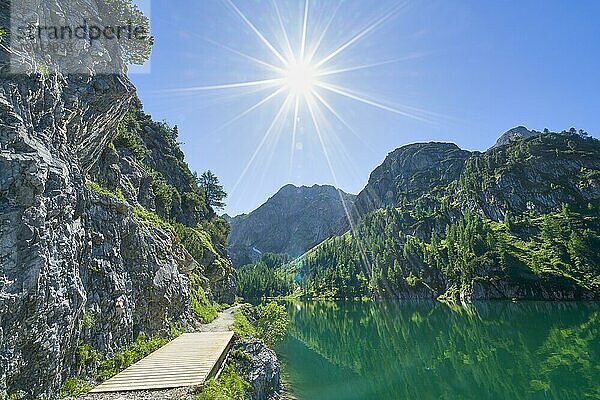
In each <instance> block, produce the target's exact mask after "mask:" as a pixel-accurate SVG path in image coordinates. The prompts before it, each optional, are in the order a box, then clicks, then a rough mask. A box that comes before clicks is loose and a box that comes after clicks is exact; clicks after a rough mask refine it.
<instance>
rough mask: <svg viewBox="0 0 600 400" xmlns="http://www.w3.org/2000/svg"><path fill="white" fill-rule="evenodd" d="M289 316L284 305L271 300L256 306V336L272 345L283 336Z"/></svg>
mask: <svg viewBox="0 0 600 400" xmlns="http://www.w3.org/2000/svg"><path fill="white" fill-rule="evenodd" d="M289 323H290V317H289V316H288V313H287V311H286V309H285V306H283V305H279V304H277V303H276V302H274V301H272V302H270V303H267V304H266V305H260V306H258V321H257V324H256V325H257V330H258V336H259V337H260V338H261V339H263V340H264V341H265V343H267V344H268V345H271V346H272V345H274V344H275V343H277V342H279V341H281V340H282V339H283V337H284V336H285V333H286V331H287V328H288V325H289Z"/></svg>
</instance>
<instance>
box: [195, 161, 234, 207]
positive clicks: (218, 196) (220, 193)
mask: <svg viewBox="0 0 600 400" xmlns="http://www.w3.org/2000/svg"><path fill="white" fill-rule="evenodd" d="M198 185H199V186H200V187H201V188H202V189H203V190H204V194H205V198H206V205H207V206H209V207H213V208H223V207H225V203H224V202H223V200H224V199H225V197H227V193H225V191H224V190H223V186H221V185H220V184H219V178H217V176H216V175H215V174H213V173H212V172H211V171H210V170H208V171H206V172H204V173H203V174H202V175H201V176H200V178H199V179H198Z"/></svg>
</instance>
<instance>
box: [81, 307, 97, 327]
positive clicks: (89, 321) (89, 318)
mask: <svg viewBox="0 0 600 400" xmlns="http://www.w3.org/2000/svg"><path fill="white" fill-rule="evenodd" d="M82 322H83V329H90V328H92V327H93V326H94V325H95V324H96V321H95V320H94V316H93V315H92V314H91V313H89V312H87V311H85V312H84V313H83V321H82Z"/></svg>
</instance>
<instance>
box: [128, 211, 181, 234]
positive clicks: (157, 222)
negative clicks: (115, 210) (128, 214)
mask: <svg viewBox="0 0 600 400" xmlns="http://www.w3.org/2000/svg"><path fill="white" fill-rule="evenodd" d="M133 215H134V217H135V218H137V219H138V220H139V221H141V222H144V223H146V224H149V225H151V226H155V227H157V228H160V229H162V230H164V231H166V232H171V233H174V229H173V225H172V224H171V223H169V222H167V221H165V220H164V219H162V218H161V217H159V216H158V215H157V214H156V213H153V212H152V211H148V210H146V209H145V208H144V207H142V206H136V207H134V208H133Z"/></svg>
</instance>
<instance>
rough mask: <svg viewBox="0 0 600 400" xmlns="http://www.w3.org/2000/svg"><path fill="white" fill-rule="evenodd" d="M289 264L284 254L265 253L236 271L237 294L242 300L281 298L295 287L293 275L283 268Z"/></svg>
mask: <svg viewBox="0 0 600 400" xmlns="http://www.w3.org/2000/svg"><path fill="white" fill-rule="evenodd" d="M288 262H289V257H288V256H287V255H285V254H274V253H265V254H263V255H262V256H261V258H260V260H258V261H257V262H255V263H253V264H248V265H244V266H242V267H240V268H238V270H237V278H238V282H237V294H238V296H240V297H242V298H244V299H260V298H262V297H283V296H288V295H290V294H291V293H292V292H293V291H294V290H295V288H296V287H297V285H296V283H295V282H294V275H295V274H294V273H293V272H289V271H287V270H286V269H285V268H284V267H283V266H284V265H285V264H286V263H288Z"/></svg>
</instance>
